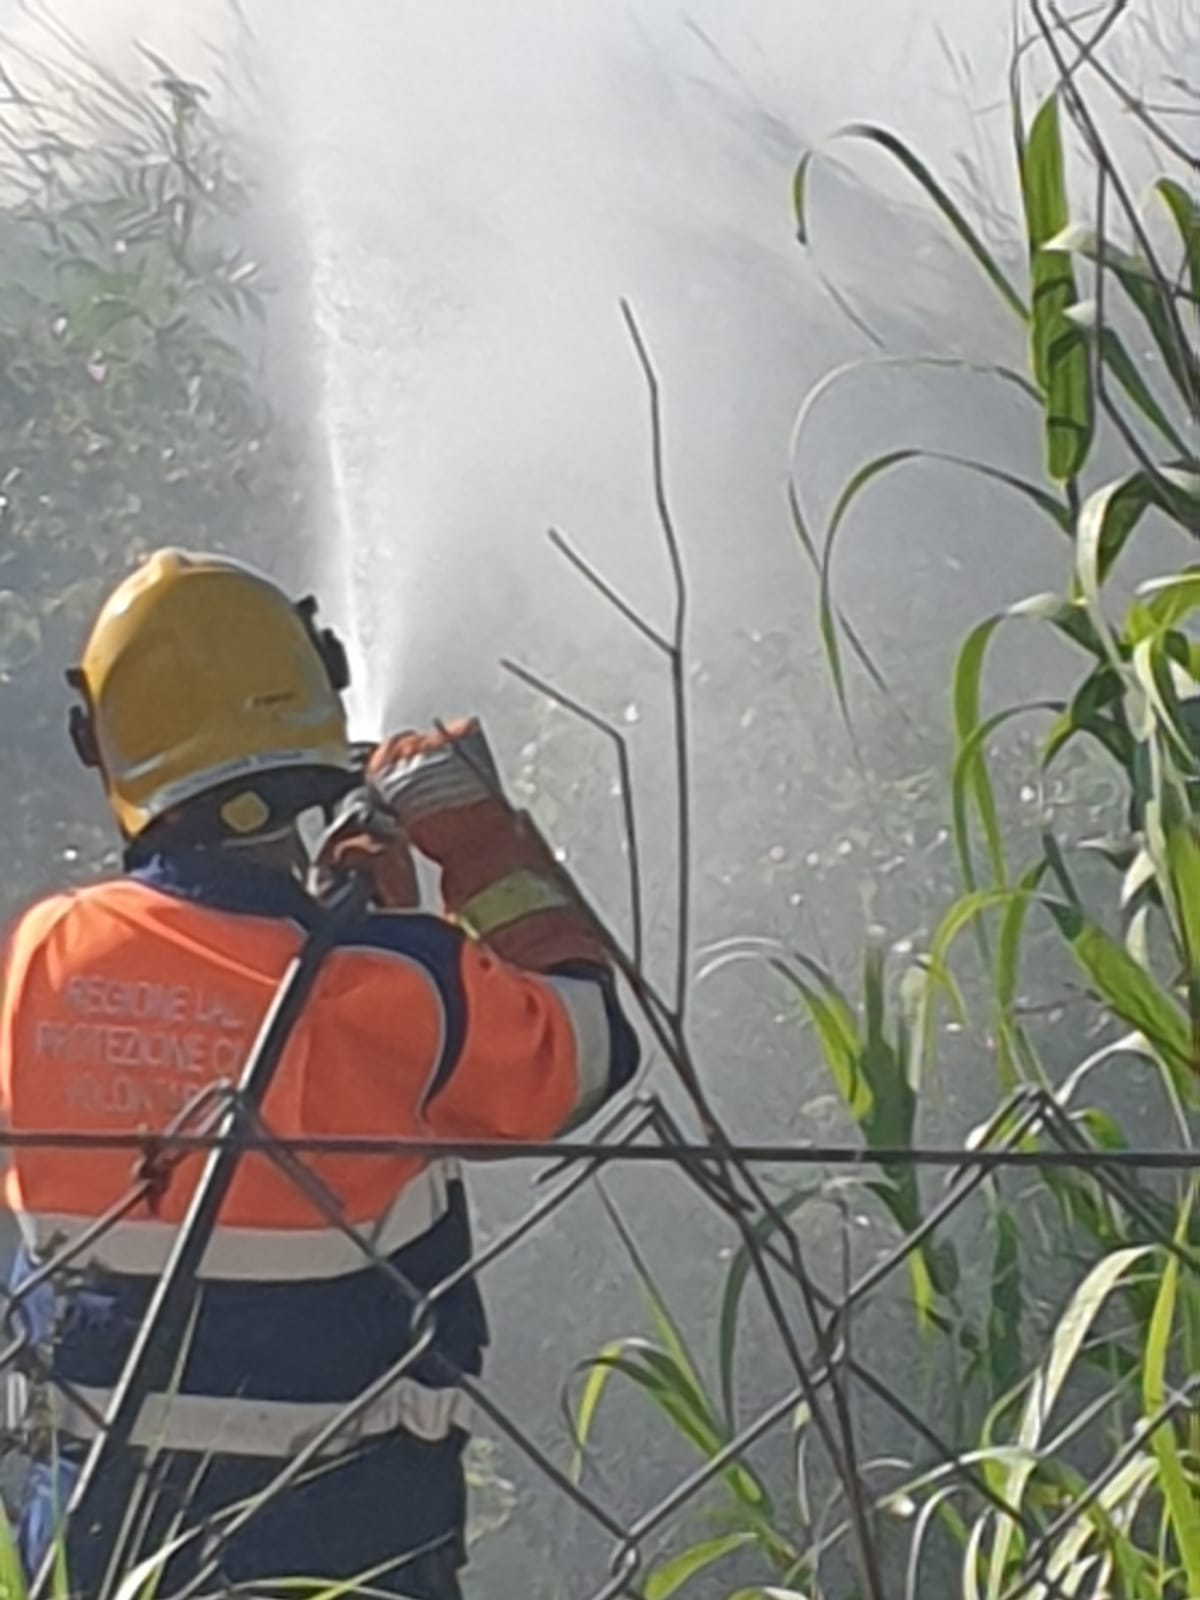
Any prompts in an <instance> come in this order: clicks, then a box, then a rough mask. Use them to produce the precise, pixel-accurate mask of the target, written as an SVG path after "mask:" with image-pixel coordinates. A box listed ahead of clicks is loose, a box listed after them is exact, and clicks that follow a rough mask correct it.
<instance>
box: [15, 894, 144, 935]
mask: <svg viewBox="0 0 1200 1600" xmlns="http://www.w3.org/2000/svg"><path fill="white" fill-rule="evenodd" d="M120 882H121V880H120V879H119V878H101V879H98V880H97V881H96V882H95V883H85V884H77V885H74V886H72V887H70V888H65V889H51V890H49V891H48V892H47V893H45V894H43V895H40V896H39V897H38V898H37V899H35V900H32V901H30V903H29V904H28V905H26V906H24V907H23V908H22V909H21V910H19V911H18V912H17V914H16V916H14V917H13V918H12V920H11V921H10V923H9V925H8V939H9V941H10V943H11V942H15V941H16V940H18V939H20V940H22V941H26V942H28V941H30V940H33V941H38V940H41V939H44V938H46V937H47V936H48V935H49V934H50V933H51V932H52V931H53V929H54V928H55V927H57V925H58V924H59V923H60V922H62V920H63V919H64V917H67V916H69V915H71V914H72V913H73V912H76V911H78V910H80V909H81V908H91V907H93V906H98V905H100V904H102V903H103V902H104V901H105V900H106V899H108V898H111V890H112V889H113V887H114V885H116V884H119V883H120Z"/></svg>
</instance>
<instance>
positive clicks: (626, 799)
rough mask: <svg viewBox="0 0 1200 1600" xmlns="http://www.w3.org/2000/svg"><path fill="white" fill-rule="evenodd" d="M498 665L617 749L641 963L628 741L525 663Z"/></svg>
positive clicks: (636, 954) (633, 932)
mask: <svg viewBox="0 0 1200 1600" xmlns="http://www.w3.org/2000/svg"><path fill="white" fill-rule="evenodd" d="M500 665H501V666H502V667H503V668H504V670H505V672H510V673H511V674H512V675H513V677H514V678H517V679H519V680H520V681H521V682H522V683H523V684H525V685H526V686H527V687H528V688H530V689H533V690H535V691H536V692H537V693H538V694H541V695H544V696H545V697H546V699H547V700H552V701H554V703H555V704H556V705H560V706H562V708H563V710H564V711H569V712H570V713H571V715H572V716H575V717H578V718H579V719H580V721H582V722H586V723H587V725H588V726H589V727H590V728H595V729H596V731H597V732H598V733H602V734H603V735H604V736H605V738H606V739H611V740H612V742H613V745H614V747H615V749H616V753H617V774H618V776H617V782H618V784H619V785H620V790H621V795H620V799H621V814H622V819H623V824H624V830H625V853H626V856H627V857H628V861H629V922H630V942H631V952H630V953H631V956H632V958H633V962H634V965H635V966H637V967H641V966H642V964H643V956H644V949H643V924H642V916H643V913H642V907H643V904H644V897H643V892H642V868H641V850H640V846H639V843H638V826H637V809H636V805H635V802H634V790H633V772H632V768H631V766H630V761H629V744H628V741H627V740H626V738H625V735H624V734H623V733H622V732H621V730H620V729H619V728H618V727H616V725H615V724H614V723H612V722H610V721H609V720H608V719H607V717H602V716H601V715H600V713H599V712H598V711H593V710H591V708H590V707H588V706H585V705H584V704H583V702H582V701H581V700H576V699H574V698H573V697H572V696H571V695H569V694H567V693H566V691H565V690H563V689H559V688H557V687H556V686H555V685H554V684H552V683H551V682H550V681H549V680H548V679H546V678H540V677H539V676H538V675H537V673H535V672H531V671H530V670H529V668H528V667H523V666H522V665H521V664H520V662H518V661H512V660H509V659H507V658H506V659H504V660H503V661H501V663H500Z"/></svg>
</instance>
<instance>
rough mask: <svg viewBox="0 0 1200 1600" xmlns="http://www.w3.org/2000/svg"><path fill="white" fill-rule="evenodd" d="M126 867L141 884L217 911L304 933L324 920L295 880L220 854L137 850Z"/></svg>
mask: <svg viewBox="0 0 1200 1600" xmlns="http://www.w3.org/2000/svg"><path fill="white" fill-rule="evenodd" d="M125 867H126V871H127V872H128V873H129V875H130V876H131V877H132V878H134V879H135V880H136V881H137V882H138V883H144V884H145V885H146V886H147V887H148V888H151V889H158V890H160V891H161V892H162V893H163V894H171V895H176V896H178V897H179V898H180V899H183V900H194V901H196V902H197V903H198V904H200V905H203V906H207V907H208V908H209V909H210V910H213V911H231V912H235V913H240V914H242V915H245V916H255V917H281V918H288V919H290V920H291V921H293V922H298V923H300V925H301V926H302V927H304V928H311V927H313V926H314V924H315V923H317V922H318V921H320V919H321V915H322V913H321V908H320V906H319V905H318V904H317V902H316V901H315V900H314V899H313V898H312V897H311V896H310V895H309V894H308V893H307V892H306V891H305V890H304V888H303V887H302V885H300V884H299V883H297V882H296V880H295V878H292V877H290V876H289V875H288V874H287V873H285V872H275V871H272V870H271V869H270V868H269V867H264V866H261V865H259V864H258V863H256V862H252V861H245V860H238V859H237V858H236V857H231V856H229V855H224V854H222V853H221V852H220V851H217V850H203V849H196V848H192V849H182V850H171V851H166V850H159V851H154V852H152V853H151V852H147V851H144V850H139V849H138V848H137V846H136V845H134V846H131V847H130V849H129V850H128V851H127V852H126V855H125Z"/></svg>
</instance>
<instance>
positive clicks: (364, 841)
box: [310, 788, 421, 911]
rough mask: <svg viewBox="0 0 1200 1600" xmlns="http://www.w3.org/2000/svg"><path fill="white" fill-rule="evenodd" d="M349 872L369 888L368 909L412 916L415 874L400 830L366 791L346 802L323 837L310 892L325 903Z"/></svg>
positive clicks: (415, 898)
mask: <svg viewBox="0 0 1200 1600" xmlns="http://www.w3.org/2000/svg"><path fill="white" fill-rule="evenodd" d="M348 872H358V873H361V874H362V875H363V876H364V877H366V878H367V879H368V881H369V882H370V885H371V903H372V905H374V906H376V907H377V908H378V909H380V910H383V911H411V910H413V909H414V908H415V907H417V906H419V905H420V903H421V891H420V888H419V886H418V884H417V869H416V866H415V864H414V862H413V858H412V851H411V850H410V849H409V845H408V840H407V838H406V837H405V834H404V830H403V829H402V828H401V827H400V825H399V823H398V822H397V821H396V818H395V816H394V814H393V813H392V812H391V811H390V810H389V809H387V808H386V807H384V806H382V805H380V804H379V803H378V802H377V800H376V799H375V797H374V795H373V794H372V792H371V790H370V789H366V788H364V789H359V790H356V791H355V792H354V793H353V794H352V795H350V796H349V797H348V798H347V799H346V800H344V801H343V802H342V804H341V807H340V808H339V810H338V812H337V815H336V816H335V817H334V819H333V822H332V823H331V824H330V826H329V827H328V828H327V829H326V831H325V833H324V835H323V836H322V839H321V842H320V845H319V846H318V848H317V852H316V856H315V859H314V861H313V870H312V874H311V880H310V888H311V890H312V893H313V895H314V896H315V897H316V898H317V899H318V900H325V899H327V898H328V897H329V895H330V894H331V893H332V892H333V891H334V889H335V888H336V886H337V884H338V883H339V882H340V881H341V880H342V879H344V877H345V874H346V873H348Z"/></svg>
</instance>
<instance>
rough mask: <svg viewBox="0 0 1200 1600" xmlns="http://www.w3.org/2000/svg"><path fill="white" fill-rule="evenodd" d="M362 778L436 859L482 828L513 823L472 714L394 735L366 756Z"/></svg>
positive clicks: (449, 853)
mask: <svg viewBox="0 0 1200 1600" xmlns="http://www.w3.org/2000/svg"><path fill="white" fill-rule="evenodd" d="M367 781H368V783H369V784H370V786H371V788H372V790H373V791H374V793H375V794H376V795H377V796H378V798H379V799H380V800H381V801H382V802H383V804H384V805H385V806H386V807H387V808H388V809H389V810H390V811H391V813H392V815H393V816H394V817H395V818H396V820H397V822H398V823H399V824H400V826H401V827H402V828H403V829H404V830H405V832H406V833H407V834H408V836H409V838H410V839H411V840H412V842H413V843H414V844H415V845H416V847H417V849H418V850H420V851H421V852H422V853H423V854H424V855H427V856H428V857H429V858H430V859H431V860H432V861H436V862H438V863H439V864H444V863H445V862H446V860H447V859H448V858H449V857H451V856H453V855H455V854H456V853H457V852H458V851H459V850H460V849H461V848H462V846H463V844H464V842H465V841H467V840H469V839H470V838H472V837H473V836H477V835H478V833H479V831H480V830H481V829H486V828H488V827H489V826H492V827H494V826H495V825H496V824H497V823H499V824H501V825H502V826H504V827H506V828H509V827H511V826H512V820H513V814H512V811H511V809H510V808H509V805H508V802H507V801H506V800H505V798H504V789H503V786H502V784H501V781H500V773H499V771H498V770H497V767H496V761H495V758H494V756H493V755H492V751H491V746H490V745H489V744H488V741H487V738H486V736H485V735H484V732H483V729H482V728H481V727H480V725H479V721H478V719H477V718H475V717H464V718H460V719H458V720H457V721H455V722H451V723H447V724H444V725H443V726H442V727H441V728H438V729H435V730H434V731H433V732H432V733H398V734H395V735H393V737H392V738H390V739H387V740H385V741H384V743H383V744H381V745H380V746H379V748H378V749H377V750H375V752H374V753H373V754H372V756H371V758H370V760H369V761H368V763H367Z"/></svg>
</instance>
